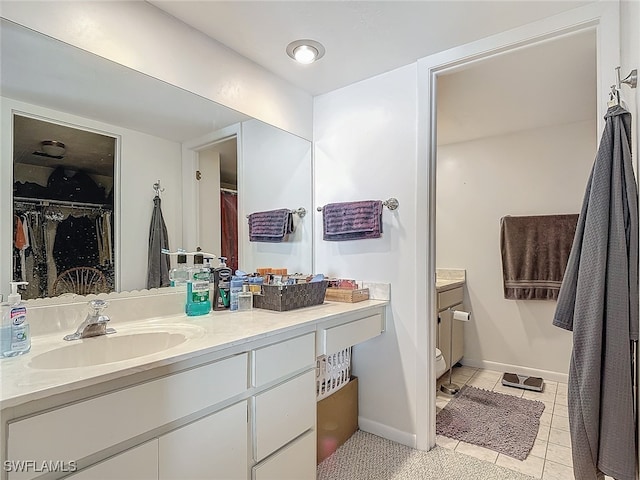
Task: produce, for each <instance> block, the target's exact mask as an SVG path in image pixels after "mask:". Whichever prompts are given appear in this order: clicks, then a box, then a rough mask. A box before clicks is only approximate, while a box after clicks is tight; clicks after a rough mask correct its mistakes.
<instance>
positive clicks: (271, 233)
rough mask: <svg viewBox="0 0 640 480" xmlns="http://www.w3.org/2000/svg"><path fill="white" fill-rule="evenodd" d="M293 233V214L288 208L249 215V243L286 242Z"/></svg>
mask: <svg viewBox="0 0 640 480" xmlns="http://www.w3.org/2000/svg"><path fill="white" fill-rule="evenodd" d="M292 232H293V214H292V213H291V212H290V211H289V210H288V209H286V208H282V209H280V210H269V211H266V212H256V213H252V214H251V215H249V241H251V242H269V243H278V242H284V241H285V240H286V237H287V235H288V234H290V233H292Z"/></svg>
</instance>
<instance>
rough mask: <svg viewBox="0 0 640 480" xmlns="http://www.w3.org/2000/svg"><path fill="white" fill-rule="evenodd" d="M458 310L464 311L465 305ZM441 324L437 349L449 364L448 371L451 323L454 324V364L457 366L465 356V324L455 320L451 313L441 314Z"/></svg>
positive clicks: (459, 306)
mask: <svg viewBox="0 0 640 480" xmlns="http://www.w3.org/2000/svg"><path fill="white" fill-rule="evenodd" d="M456 308H458V309H460V310H462V309H463V305H458V306H457V307H456ZM439 315H440V323H439V324H438V339H437V345H436V346H437V347H438V348H439V349H440V351H441V352H442V356H443V357H444V361H445V362H447V369H448V368H449V367H450V363H449V362H450V357H449V345H450V343H449V342H450V338H451V337H450V332H451V330H450V329H451V322H453V357H452V358H453V362H452V363H453V364H454V365H455V364H456V363H458V362H459V361H460V359H461V358H462V357H463V355H464V324H465V323H466V322H461V321H459V320H453V318H452V314H451V312H449V311H444V312H440V314H439Z"/></svg>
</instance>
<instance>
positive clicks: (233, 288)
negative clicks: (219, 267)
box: [229, 276, 244, 312]
mask: <svg viewBox="0 0 640 480" xmlns="http://www.w3.org/2000/svg"><path fill="white" fill-rule="evenodd" d="M243 283H244V280H243V279H242V277H236V276H234V277H232V278H231V282H230V284H231V285H230V288H229V310H231V311H232V312H235V311H237V310H238V294H239V293H240V292H241V291H242V284H243Z"/></svg>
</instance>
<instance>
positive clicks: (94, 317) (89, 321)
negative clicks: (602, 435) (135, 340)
mask: <svg viewBox="0 0 640 480" xmlns="http://www.w3.org/2000/svg"><path fill="white" fill-rule="evenodd" d="M105 308H107V302H105V301H104V300H91V301H90V302H89V314H88V315H87V318H85V319H84V321H83V322H82V323H81V324H80V326H79V327H78V329H77V330H76V333H72V334H70V335H65V337H64V339H65V340H79V339H81V338H89V337H97V336H99V335H106V334H109V333H116V331H115V330H114V329H113V328H107V322H108V321H109V320H110V318H109V317H107V316H106V315H103V314H102V311H103V310H104V309H105Z"/></svg>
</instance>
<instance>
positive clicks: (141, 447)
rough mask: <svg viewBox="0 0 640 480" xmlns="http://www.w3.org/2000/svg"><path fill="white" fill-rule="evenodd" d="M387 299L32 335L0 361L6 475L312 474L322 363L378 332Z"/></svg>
mask: <svg viewBox="0 0 640 480" xmlns="http://www.w3.org/2000/svg"><path fill="white" fill-rule="evenodd" d="M387 303H388V302H386V301H380V300H368V301H364V302H360V303H357V304H348V303H329V302H327V303H325V304H323V305H318V306H315V307H309V308H304V309H299V310H293V311H289V312H272V311H267V310H256V309H254V310H253V311H250V312H233V313H231V312H212V313H211V314H209V315H205V316H201V317H186V316H185V315H171V316H166V317H154V318H148V319H145V320H139V321H126V322H117V321H115V320H114V321H112V322H110V323H111V325H110V326H112V327H114V328H115V329H116V330H117V333H115V334H113V335H108V336H103V337H96V338H88V339H84V340H79V341H75V342H65V341H63V340H62V336H63V334H64V333H69V332H67V331H65V332H58V331H56V332H55V333H49V334H46V335H41V336H35V337H34V339H33V346H32V350H31V352H30V353H29V354H28V355H23V356H22V357H16V358H11V359H7V360H3V361H2V362H0V369H1V370H0V374H1V375H2V390H1V392H0V395H1V396H0V408H1V415H2V417H1V418H2V422H1V426H0V428H1V434H2V437H1V438H2V440H3V441H2V450H1V452H0V455H1V457H2V458H1V460H2V465H3V467H4V468H3V471H2V474H1V476H0V479H1V480H16V479H29V478H40V477H42V478H47V479H54V478H70V479H73V480H93V479H104V478H110V477H112V476H113V474H114V472H117V475H118V478H123V479H124V478H131V479H138V480H140V479H183V478H224V479H245V480H247V479H253V480H267V479H279V480H280V479H287V478H289V479H296V480H302V479H313V478H315V472H316V432H315V426H316V386H315V375H316V373H315V367H316V357H317V356H318V355H321V354H325V353H332V352H334V351H337V350H339V349H342V348H345V347H348V346H350V345H354V344H356V343H359V342H362V341H366V340H367V339H369V338H372V337H374V336H376V335H379V334H380V333H382V332H383V331H384V328H385V310H386V305H387ZM122 339H124V340H122ZM111 345H112V347H111ZM114 360H115V361H114ZM18 461H23V462H26V463H23V464H19V463H18ZM72 470H73V471H72Z"/></svg>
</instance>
